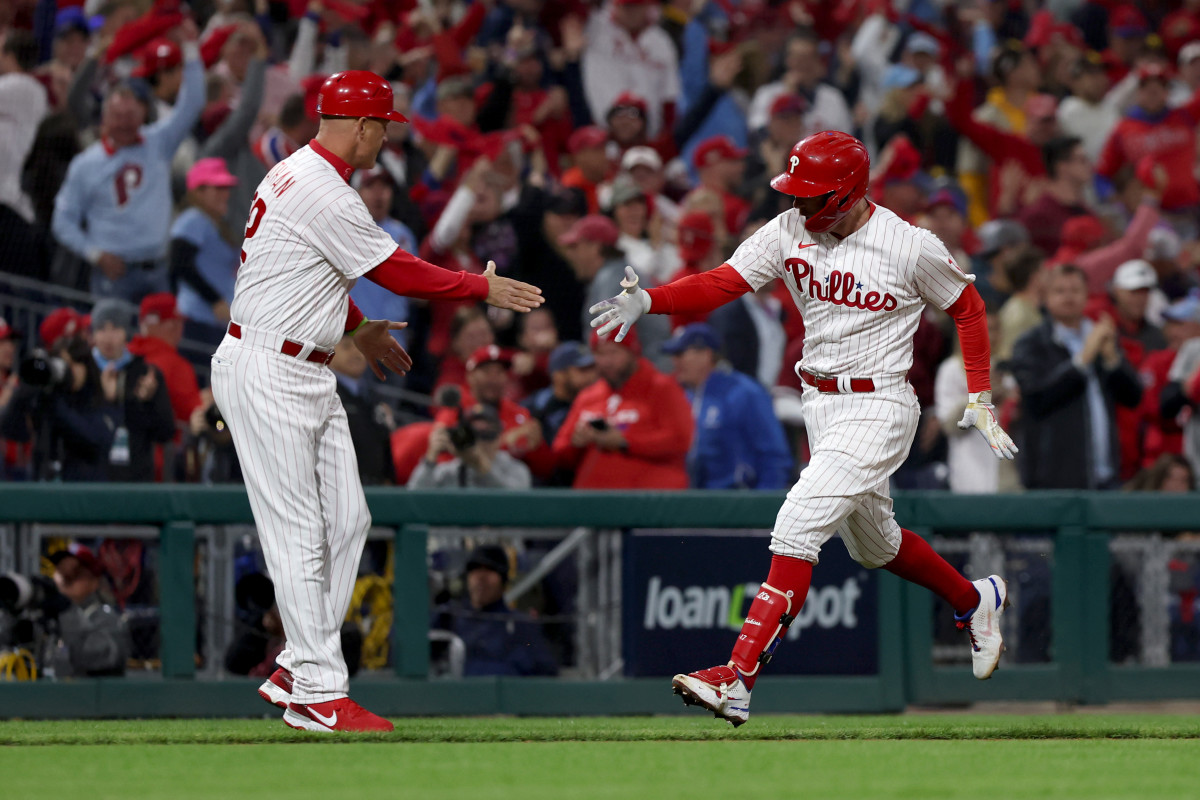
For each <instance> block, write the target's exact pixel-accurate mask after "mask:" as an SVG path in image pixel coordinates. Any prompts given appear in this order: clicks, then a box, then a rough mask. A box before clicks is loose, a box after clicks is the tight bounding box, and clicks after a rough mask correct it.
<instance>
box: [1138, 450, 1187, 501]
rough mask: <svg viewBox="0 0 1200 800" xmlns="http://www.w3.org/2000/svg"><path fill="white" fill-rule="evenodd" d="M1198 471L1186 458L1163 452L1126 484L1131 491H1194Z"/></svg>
mask: <svg viewBox="0 0 1200 800" xmlns="http://www.w3.org/2000/svg"><path fill="white" fill-rule="evenodd" d="M1195 475H1196V473H1195V472H1194V471H1193V469H1192V465H1191V464H1190V463H1189V462H1188V460H1187V459H1186V458H1184V457H1183V456H1180V455H1176V454H1174V453H1163V454H1162V455H1161V456H1159V457H1158V458H1157V459H1156V460H1155V461H1154V463H1153V464H1151V465H1150V466H1148V467H1146V468H1145V469H1143V470H1141V471H1140V472H1138V474H1137V475H1134V476H1133V480H1131V481H1129V483H1127V484H1126V485H1125V488H1126V489H1127V490H1129V491H1131V492H1173V493H1179V492H1194V491H1196V477H1195Z"/></svg>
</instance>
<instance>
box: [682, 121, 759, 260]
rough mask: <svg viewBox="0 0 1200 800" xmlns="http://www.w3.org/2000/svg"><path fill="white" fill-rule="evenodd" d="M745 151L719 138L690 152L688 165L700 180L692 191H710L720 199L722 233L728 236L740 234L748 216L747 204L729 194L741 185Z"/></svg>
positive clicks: (744, 168)
mask: <svg viewBox="0 0 1200 800" xmlns="http://www.w3.org/2000/svg"><path fill="white" fill-rule="evenodd" d="M748 152H749V151H747V150H746V149H745V148H743V147H738V146H737V145H736V144H734V141H733V140H732V139H730V138H729V137H728V136H725V135H720V136H710V137H709V138H707V139H705V140H704V141H702V142H700V144H698V145H696V149H695V151H694V152H693V153H692V163H693V164H694V165H695V167H696V174H697V175H698V176H699V178H700V185H699V186H698V187H697V188H696V189H695V190H694V191H695V192H701V191H705V190H708V191H712V192H715V193H716V194H717V195H718V196H719V197H720V198H721V201H722V204H723V205H722V207H723V209H724V218H725V230H727V231H729V233H730V235H732V236H738V235H739V234H740V233H741V231H742V228H743V227H745V225H746V220H747V219H748V218H749V216H750V204H749V203H747V202H746V201H745V200H743V199H742V198H740V197H738V196H737V195H736V194H734V193H733V190H734V189H736V188H737V186H738V185H739V184H740V183H741V182H742V176H743V175H744V173H745V170H746V154H747V153H748Z"/></svg>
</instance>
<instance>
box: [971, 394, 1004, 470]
mask: <svg viewBox="0 0 1200 800" xmlns="http://www.w3.org/2000/svg"><path fill="white" fill-rule="evenodd" d="M958 427H960V428H962V429H963V430H964V431H965V430H967V429H968V428H977V429H978V430H979V432H980V433H982V434H983V438H984V439H987V443H988V444H989V445H991V448H992V452H993V453H994V454H995V455H996V458H1006V459H1008V460H1009V461H1012V459H1013V456H1015V455H1016V454H1017V446H1016V445H1015V444H1013V440H1012V437H1010V436H1009V435H1008V434H1007V433H1005V432H1004V428H1001V427H1000V423H999V422H997V421H996V409H995V407H994V406H993V405H992V393H991V392H971V393H970V394H968V395H967V410H966V411H964V412H963V418H962V419H960V420H959V421H958Z"/></svg>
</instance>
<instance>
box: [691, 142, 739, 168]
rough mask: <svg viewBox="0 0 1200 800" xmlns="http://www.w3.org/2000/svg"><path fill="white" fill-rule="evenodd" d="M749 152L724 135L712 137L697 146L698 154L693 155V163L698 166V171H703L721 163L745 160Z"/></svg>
mask: <svg viewBox="0 0 1200 800" xmlns="http://www.w3.org/2000/svg"><path fill="white" fill-rule="evenodd" d="M747 152H748V151H747V150H746V149H745V148H742V147H738V146H737V145H736V144H735V143H734V141H733V139H730V138H729V137H728V136H725V135H724V134H721V135H720V136H710V137H708V138H707V139H705V140H704V141H703V142H701V143H700V144H698V145H696V152H694V153H692V163H693V164H695V165H696V168H697V169H703V168H704V167H711V166H712V165H713V164H716V163H718V162H721V161H735V160H737V159H739V158H745V157H746V153H747Z"/></svg>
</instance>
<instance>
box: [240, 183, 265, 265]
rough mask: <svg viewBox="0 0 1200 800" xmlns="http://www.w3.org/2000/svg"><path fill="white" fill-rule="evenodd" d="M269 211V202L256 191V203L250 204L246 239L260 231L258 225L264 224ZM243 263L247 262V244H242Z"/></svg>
mask: <svg viewBox="0 0 1200 800" xmlns="http://www.w3.org/2000/svg"><path fill="white" fill-rule="evenodd" d="M266 213H267V204H266V203H265V202H263V199H262V198H261V197H259V196H258V194H257V193H256V194H255V195H254V203H253V204H252V205H251V206H250V218H249V219H247V220H246V237H245V238H246V239H253V238H254V234H256V233H258V226H259V225H261V224H262V218H263V214H266ZM242 263H243V264H245V263H246V245H245V243H243V244H242Z"/></svg>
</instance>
